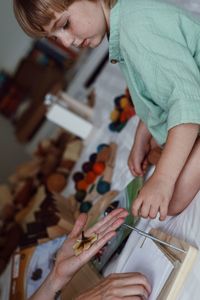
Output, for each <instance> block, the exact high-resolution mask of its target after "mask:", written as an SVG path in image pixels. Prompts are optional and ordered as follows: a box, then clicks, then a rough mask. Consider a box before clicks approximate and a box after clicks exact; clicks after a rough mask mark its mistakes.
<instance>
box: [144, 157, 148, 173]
mask: <svg viewBox="0 0 200 300" xmlns="http://www.w3.org/2000/svg"><path fill="white" fill-rule="evenodd" d="M148 165H149V163H148V159H147V158H145V159H144V161H143V163H142V170H143V171H144V172H145V171H146V170H147V167H148Z"/></svg>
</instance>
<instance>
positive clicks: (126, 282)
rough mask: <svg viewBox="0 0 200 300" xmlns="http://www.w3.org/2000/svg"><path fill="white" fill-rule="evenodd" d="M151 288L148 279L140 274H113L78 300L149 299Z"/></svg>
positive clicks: (77, 299)
mask: <svg viewBox="0 0 200 300" xmlns="http://www.w3.org/2000/svg"><path fill="white" fill-rule="evenodd" d="M150 293H151V286H150V284H149V282H148V281H147V279H146V277H144V275H142V274H140V273H119V274H111V275H109V276H108V277H107V278H104V279H103V280H102V281H101V282H100V283H99V284H98V285H96V286H95V287H94V288H93V289H90V290H88V291H86V292H84V293H82V294H81V295H79V296H78V298H76V300H94V299H95V300H121V299H126V300H141V299H143V300H144V299H148V296H149V294H150Z"/></svg>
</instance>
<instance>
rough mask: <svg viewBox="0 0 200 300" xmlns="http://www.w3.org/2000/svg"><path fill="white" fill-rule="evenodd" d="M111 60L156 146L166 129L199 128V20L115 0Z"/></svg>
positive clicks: (133, 0)
mask: <svg viewBox="0 0 200 300" xmlns="http://www.w3.org/2000/svg"><path fill="white" fill-rule="evenodd" d="M109 55H110V60H117V61H118V62H119V64H120V67H121V69H122V71H123V73H124V75H125V79H126V81H127V85H128V87H129V89H130V93H131V96H132V99H133V102H134V105H135V108H136V112H137V114H138V116H139V117H140V119H141V120H142V121H143V122H144V123H146V124H147V126H148V128H149V130H150V132H151V133H152V135H153V136H154V138H155V139H156V140H157V142H158V143H159V144H161V145H162V144H164V143H165V142H166V138H167V132H168V130H169V129H170V128H172V127H174V126H176V125H179V124H183V123H196V124H200V72H199V66H200V20H199V19H197V18H196V17H194V16H192V15H191V14H190V13H189V12H186V11H183V10H182V9H180V8H179V7H176V6H173V5H171V4H167V3H166V2H160V1H156V0H118V1H117V3H116V5H115V6H114V7H113V8H112V10H111V16H110V38H109Z"/></svg>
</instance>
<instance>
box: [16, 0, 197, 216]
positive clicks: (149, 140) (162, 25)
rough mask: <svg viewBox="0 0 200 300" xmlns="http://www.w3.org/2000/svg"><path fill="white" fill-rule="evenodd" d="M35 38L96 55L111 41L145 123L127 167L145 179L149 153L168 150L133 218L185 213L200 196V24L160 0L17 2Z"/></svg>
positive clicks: (135, 206) (115, 59)
mask: <svg viewBox="0 0 200 300" xmlns="http://www.w3.org/2000/svg"><path fill="white" fill-rule="evenodd" d="M14 10H15V14H16V18H17V20H18V22H19V23H20V25H21V26H22V28H23V29H24V31H25V32H26V33H28V34H29V35H30V36H33V37H42V36H46V37H47V38H52V39H55V40H57V41H58V42H59V43H62V44H63V45H64V46H66V47H68V46H70V45H74V46H76V47H91V48H95V47H97V46H98V45H99V44H100V43H101V41H102V39H103V38H104V36H105V35H106V34H107V35H108V36H109V52H110V61H111V62H112V63H117V62H118V63H119V65H120V67H121V69H122V72H123V73H124V75H125V78H126V81H127V84H128V87H129V90H130V93H131V96H132V99H133V101H134V105H135V108H136V112H137V114H138V116H139V118H140V123H139V126H138V128H137V132H136V136H135V140H134V144H133V147H132V150H131V153H130V156H129V160H128V165H129V168H130V170H131V172H132V174H133V175H134V176H136V175H137V176H138V175H139V176H141V175H143V174H144V172H145V170H146V167H147V162H146V155H147V154H148V152H149V150H150V147H151V145H153V144H154V145H155V143H158V144H159V145H161V146H162V147H163V151H162V155H161V158H160V160H159V162H158V164H157V166H156V169H155V171H154V173H153V175H152V176H151V177H150V178H149V179H148V181H147V182H146V183H145V184H144V187H143V188H142V189H141V191H140V193H139V195H138V197H137V199H136V200H135V202H134V204H133V207H132V211H133V214H134V215H140V216H142V217H145V218H146V217H150V218H155V217H156V215H157V213H158V212H159V213H160V220H164V219H165V218H166V215H167V214H171V215H174V214H177V213H179V212H181V211H182V210H183V209H184V208H185V207H186V206H187V205H188V204H189V203H190V202H191V200H192V199H193V197H194V196H195V195H196V193H197V192H198V190H199V188H200V180H199V178H200V139H199V137H198V133H199V124H200V72H199V67H200V20H198V19H196V18H194V17H192V16H191V15H190V14H189V13H187V12H184V11H183V10H182V9H180V8H178V7H176V6H173V5H171V4H167V3H165V2H160V1H156V0H116V1H113V0H110V1H108V0H107V1H106V0H75V1H73V0H71V1H68V0H14Z"/></svg>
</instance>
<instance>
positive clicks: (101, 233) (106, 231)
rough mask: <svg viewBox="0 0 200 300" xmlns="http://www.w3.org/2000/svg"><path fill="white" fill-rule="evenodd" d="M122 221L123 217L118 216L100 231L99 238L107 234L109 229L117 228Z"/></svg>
mask: <svg viewBox="0 0 200 300" xmlns="http://www.w3.org/2000/svg"><path fill="white" fill-rule="evenodd" d="M123 223H124V218H119V219H117V220H116V221H115V222H113V224H112V225H111V226H108V227H107V228H106V229H105V230H104V231H101V232H100V233H99V234H98V236H99V238H101V237H103V236H104V235H105V234H107V233H108V232H110V231H115V230H116V229H117V228H119V227H120V226H121V225H122V224H123Z"/></svg>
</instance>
